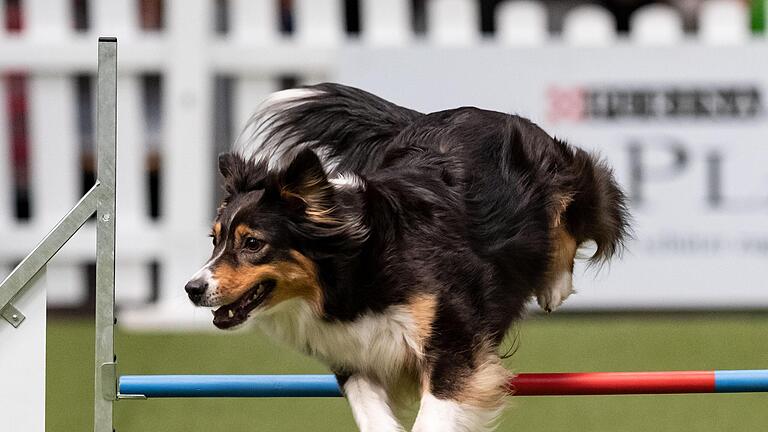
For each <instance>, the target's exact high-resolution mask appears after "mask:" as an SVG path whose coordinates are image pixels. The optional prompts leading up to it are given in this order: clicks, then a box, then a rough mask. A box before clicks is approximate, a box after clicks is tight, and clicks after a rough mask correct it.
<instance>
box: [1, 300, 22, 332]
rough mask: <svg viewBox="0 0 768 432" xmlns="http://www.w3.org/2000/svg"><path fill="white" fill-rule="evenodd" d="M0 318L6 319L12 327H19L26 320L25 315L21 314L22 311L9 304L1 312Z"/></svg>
mask: <svg viewBox="0 0 768 432" xmlns="http://www.w3.org/2000/svg"><path fill="white" fill-rule="evenodd" d="M0 316H2V317H3V318H5V320H6V321H8V322H9V323H11V325H12V326H14V327H18V326H20V325H21V323H22V322H24V319H25V318H26V317H25V316H24V314H23V313H21V311H20V310H18V309H16V308H15V307H14V306H13V305H12V304H10V303H8V304H7V305H5V307H4V308H3V310H2V311H0Z"/></svg>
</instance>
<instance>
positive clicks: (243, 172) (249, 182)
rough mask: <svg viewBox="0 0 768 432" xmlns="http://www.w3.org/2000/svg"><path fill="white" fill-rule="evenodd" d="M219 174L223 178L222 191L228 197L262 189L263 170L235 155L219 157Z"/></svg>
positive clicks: (223, 154) (228, 154) (226, 154)
mask: <svg viewBox="0 0 768 432" xmlns="http://www.w3.org/2000/svg"><path fill="white" fill-rule="evenodd" d="M219 172H220V173H221V176H222V177H223V178H224V190H225V191H226V192H227V194H229V195H234V194H238V193H245V192H249V191H252V190H257V189H263V188H264V185H263V178H264V173H265V170H264V169H263V167H262V166H261V165H259V164H256V163H254V162H252V161H248V160H245V159H244V158H243V157H242V156H240V155H238V154H235V153H222V154H220V155H219Z"/></svg>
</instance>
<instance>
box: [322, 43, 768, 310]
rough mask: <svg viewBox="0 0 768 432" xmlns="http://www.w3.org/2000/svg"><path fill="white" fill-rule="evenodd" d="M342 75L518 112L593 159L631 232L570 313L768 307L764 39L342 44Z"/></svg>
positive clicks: (411, 99) (582, 280)
mask: <svg viewBox="0 0 768 432" xmlns="http://www.w3.org/2000/svg"><path fill="white" fill-rule="evenodd" d="M337 78H338V80H339V81H340V82H342V83H345V84H350V85H354V86H357V87H361V88H363V89H366V90H368V91H371V92H373V93H375V94H378V95H380V96H382V97H384V98H387V99H389V100H392V101H394V102H396V103H398V104H401V105H404V106H407V107H410V108H414V109H417V110H420V111H423V112H431V111H437V110H441V109H449V108H455V107H459V106H467V105H474V106H478V107H481V108H487V109H492V110H497V111H502V112H508V113H515V114H519V115H522V116H524V117H528V118H530V119H531V120H533V121H534V122H536V123H538V124H539V125H540V126H541V127H543V128H544V129H545V130H546V131H548V132H549V133H550V134H552V135H556V136H557V137H559V138H561V139H564V140H566V141H567V142H569V143H571V144H574V145H577V146H580V147H583V148H587V149H592V150H594V151H597V152H599V153H600V154H602V155H603V156H604V157H605V158H606V159H607V160H608V162H609V163H610V165H612V166H613V167H614V169H615V170H616V176H617V178H618V179H619V182H620V183H621V184H622V185H623V187H624V189H625V191H626V192H627V193H628V194H629V196H630V197H631V200H632V213H633V216H634V218H635V222H634V230H635V234H636V239H635V240H633V241H631V242H630V243H629V249H628V251H627V253H625V255H624V257H623V258H622V259H621V260H617V261H614V262H613V264H611V265H610V266H608V267H605V268H603V269H602V270H600V271H599V272H598V273H597V274H596V272H595V270H594V269H593V270H589V269H586V270H585V268H584V266H583V265H582V266H579V267H577V279H576V283H575V285H576V289H577V290H578V291H579V292H578V294H577V295H575V296H574V297H572V298H571V299H569V300H568V301H567V303H566V307H567V308H570V309H572V310H575V309H621V308H628V309H645V308H666V309H677V308H764V307H768V282H767V281H766V278H765V275H766V272H767V271H768V115H767V114H766V111H767V107H766V104H767V103H768V44H766V43H765V42H759V43H758V42H755V43H752V44H749V45H746V46H740V47H729V48H715V47H705V46H701V45H682V46H678V47H667V48H658V47H655V48H650V47H637V46H632V45H629V44H619V45H617V46H614V47H606V48H573V47H566V46H563V45H547V46H541V47H536V48H502V47H498V46H491V45H485V46H482V47H480V48H471V49H470V48H467V49H463V48H456V49H452V48H451V49H449V48H446V49H436V48H434V47H426V46H422V47H413V48H402V49H381V50H378V51H374V50H372V49H371V48H366V49H356V48H349V49H347V50H345V51H344V53H343V55H342V62H341V66H340V69H339V76H338V77H337Z"/></svg>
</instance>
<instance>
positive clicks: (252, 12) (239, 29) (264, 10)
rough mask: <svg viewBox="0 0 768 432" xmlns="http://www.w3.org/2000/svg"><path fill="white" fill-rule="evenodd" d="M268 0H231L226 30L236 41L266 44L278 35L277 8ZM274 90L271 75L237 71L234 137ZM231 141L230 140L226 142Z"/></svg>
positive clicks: (246, 43)
mask: <svg viewBox="0 0 768 432" xmlns="http://www.w3.org/2000/svg"><path fill="white" fill-rule="evenodd" d="M275 6H276V3H275V2H274V1H272V0H232V1H230V5H229V7H230V14H231V15H230V16H231V20H230V22H231V23H232V26H231V28H230V34H231V37H232V41H233V42H234V43H237V44H244V45H256V46H267V45H269V44H270V43H272V42H274V41H276V40H277V39H278V37H279V34H278V33H279V29H278V26H277V8H276V7H275ZM275 90H277V85H276V83H275V80H274V78H273V77H271V76H268V75H264V74H261V73H257V72H254V73H252V74H249V75H240V76H238V77H236V78H235V83H234V102H233V103H234V107H233V110H232V112H233V120H234V121H233V122H232V126H233V127H234V129H235V135H234V136H235V137H237V134H238V133H240V131H241V130H242V129H243V127H244V126H245V124H246V122H247V121H248V119H249V118H250V116H251V115H252V114H253V112H254V111H255V109H256V106H257V105H258V104H259V102H261V101H262V100H264V99H265V98H266V97H267V96H268V95H269V94H270V93H272V92H273V91H275ZM228 144H231V143H228Z"/></svg>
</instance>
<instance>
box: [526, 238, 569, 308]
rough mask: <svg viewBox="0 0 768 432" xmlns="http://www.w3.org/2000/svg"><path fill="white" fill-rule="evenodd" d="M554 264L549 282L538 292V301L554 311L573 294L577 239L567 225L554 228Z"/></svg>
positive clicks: (550, 271)
mask: <svg viewBox="0 0 768 432" xmlns="http://www.w3.org/2000/svg"><path fill="white" fill-rule="evenodd" d="M552 229H553V230H554V236H553V237H554V245H553V254H552V265H551V267H550V270H549V275H548V280H549V281H548V284H547V285H546V286H545V287H544V288H543V289H541V290H540V291H538V292H537V293H536V301H537V302H538V303H539V306H541V308H542V309H544V310H545V311H546V312H552V311H553V310H555V309H556V308H557V307H558V306H560V305H561V304H562V303H563V302H564V301H565V299H567V298H568V296H570V295H571V294H573V292H574V291H573V260H574V259H575V258H576V249H577V246H578V245H577V244H576V239H574V238H573V236H572V235H571V234H570V233H569V232H568V230H567V229H566V228H565V226H563V225H562V224H561V225H558V226H556V227H554V228H552Z"/></svg>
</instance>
